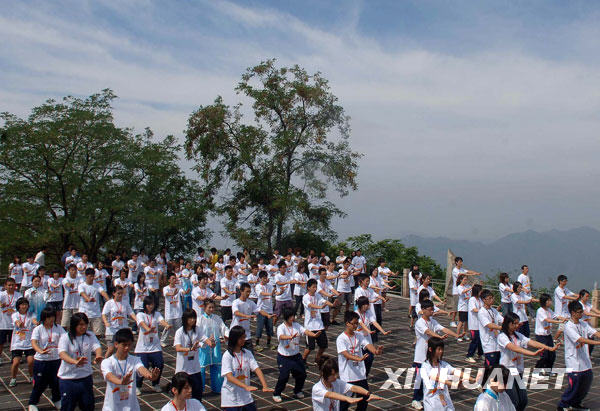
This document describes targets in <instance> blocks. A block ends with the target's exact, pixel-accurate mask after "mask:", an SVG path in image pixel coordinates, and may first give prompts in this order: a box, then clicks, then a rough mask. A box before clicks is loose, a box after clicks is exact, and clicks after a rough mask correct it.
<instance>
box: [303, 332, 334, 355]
mask: <svg viewBox="0 0 600 411" xmlns="http://www.w3.org/2000/svg"><path fill="white" fill-rule="evenodd" d="M313 332H316V331H313ZM315 343H316V345H318V346H319V348H322V349H326V348H327V347H328V346H329V344H328V342H327V333H326V332H325V330H322V331H321V334H319V336H318V337H316V338H315V337H309V336H308V335H307V336H306V347H307V348H308V349H309V350H311V351H312V350H314V349H315Z"/></svg>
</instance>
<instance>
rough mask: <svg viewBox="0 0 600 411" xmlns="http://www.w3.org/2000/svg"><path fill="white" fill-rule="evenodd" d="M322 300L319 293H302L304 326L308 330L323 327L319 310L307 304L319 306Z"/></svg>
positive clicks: (316, 329) (317, 329)
mask: <svg viewBox="0 0 600 411" xmlns="http://www.w3.org/2000/svg"><path fill="white" fill-rule="evenodd" d="M324 302H325V300H324V299H323V297H321V295H320V294H317V293H315V295H313V296H311V295H310V294H304V296H303V297H302V304H303V305H304V328H306V329H307V330H310V331H319V330H322V329H324V328H325V327H324V326H323V320H322V319H321V310H320V309H317V308H310V307H309V306H308V305H309V304H314V305H319V306H320V305H323V303H324Z"/></svg>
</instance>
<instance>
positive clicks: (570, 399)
mask: <svg viewBox="0 0 600 411" xmlns="http://www.w3.org/2000/svg"><path fill="white" fill-rule="evenodd" d="M567 377H568V379H569V380H568V384H569V385H568V386H567V389H566V390H565V392H564V393H563V395H562V396H561V397H560V402H559V403H558V406H559V407H562V408H567V407H578V408H579V407H581V402H582V401H583V399H584V398H585V396H586V395H587V393H588V391H589V390H590V387H591V386H592V380H593V378H594V375H593V374H592V370H587V371H581V372H572V373H569V374H567Z"/></svg>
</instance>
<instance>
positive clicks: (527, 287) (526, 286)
mask: <svg viewBox="0 0 600 411" xmlns="http://www.w3.org/2000/svg"><path fill="white" fill-rule="evenodd" d="M517 281H518V282H520V283H521V285H522V286H523V291H524V292H525V294H527V295H528V296H531V280H530V279H529V274H528V275H525V274H523V273H521V274H519V276H518V277H517Z"/></svg>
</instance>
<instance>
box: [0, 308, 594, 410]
mask: <svg viewBox="0 0 600 411" xmlns="http://www.w3.org/2000/svg"><path fill="white" fill-rule="evenodd" d="M388 308H389V309H390V311H389V312H386V313H384V327H385V328H386V329H391V330H392V334H390V335H388V336H386V337H384V338H383V340H382V344H383V345H384V347H385V348H384V353H383V354H382V355H381V356H378V357H376V359H375V363H374V364H373V369H372V370H371V375H370V378H369V384H370V387H371V390H372V391H373V392H375V393H376V394H378V395H380V396H381V397H383V398H384V400H381V401H374V402H372V403H371V405H370V406H369V409H373V410H378V409H381V410H408V409H411V408H410V402H411V397H412V390H410V389H406V390H394V389H393V387H392V388H390V389H386V390H382V389H381V386H382V385H383V383H384V382H385V381H386V380H387V374H386V372H385V371H384V367H390V368H392V369H394V370H395V369H396V368H398V367H410V366H411V365H412V359H413V346H412V342H413V339H414V333H413V332H412V331H409V330H408V319H407V317H406V311H407V301H406V300H405V299H402V298H393V299H392V301H390V303H388ZM439 321H440V322H441V323H442V324H443V325H448V320H447V318H446V317H442V318H441V319H439ZM341 332H342V326H341V325H340V326H332V327H331V328H330V329H329V331H328V335H329V342H330V344H329V348H328V350H327V353H328V354H331V355H335V338H336V337H337V335H339V333H341ZM467 346H468V343H464V342H463V343H458V342H457V341H456V340H452V339H451V340H450V341H449V342H448V343H447V345H446V352H445V355H444V359H445V360H446V361H448V362H449V363H451V364H452V365H454V366H455V367H466V366H470V365H471V364H468V363H466V362H465V361H464V358H465V353H466V350H467ZM557 354H558V355H557V362H556V365H555V366H556V367H562V366H564V350H562V349H559V350H558V352H557ZM174 355H175V351H174V348H173V347H167V349H166V350H165V362H166V366H165V370H164V373H163V376H162V379H161V385H163V386H165V385H166V384H167V383H168V380H169V379H170V378H171V376H172V375H173V373H174V372H175V369H174V365H175V356H174ZM256 357H257V360H258V362H259V364H260V365H261V368H262V369H263V371H264V373H265V376H266V379H267V382H268V384H269V386H270V387H271V388H274V386H275V382H276V381H277V375H278V371H277V364H276V351H270V350H265V351H263V352H262V353H257V354H256ZM592 358H593V365H594V373H595V375H596V378H595V379H594V383H593V386H592V389H591V391H590V393H589V394H588V396H587V398H586V400H585V401H584V404H586V405H587V406H588V407H590V408H591V409H596V410H598V409H600V349H596V351H595V352H594V353H593V356H592ZM8 360H9V357H8V355H7V353H6V352H5V353H4V354H3V355H2V362H3V364H2V365H1V366H0V407H1V409H3V410H21V409H23V408H25V407H26V405H27V400H28V398H29V394H30V392H31V385H30V384H28V383H27V382H26V378H25V377H26V370H25V368H26V367H25V366H24V365H22V366H21V368H20V371H19V376H18V385H17V386H16V387H15V388H10V389H9V388H8V381H9V379H10V377H9V375H10V366H9V365H8V364H7V362H8ZM309 360H310V361H309V362H312V361H313V360H314V353H313V354H311V357H309ZM534 364H535V360H533V359H530V358H527V359H526V364H525V367H533V365H534ZM475 365H478V364H475ZM318 379H319V376H318V370H317V368H316V367H315V366H314V365H311V366H310V367H309V369H308V378H307V381H306V385H305V389H304V393H305V394H306V398H305V399H303V400H302V401H300V400H294V399H292V398H291V390H292V387H291V386H290V385H289V384H288V387H287V389H286V391H285V392H284V396H283V398H284V401H283V402H282V403H281V404H278V406H279V407H281V408H279V409H282V410H308V409H311V400H310V392H311V388H312V385H313V384H314V383H315V382H317V381H318ZM292 381H293V380H292ZM253 382H254V384H256V383H257V380H256V379H255V378H253ZM400 382H401V384H402V385H404V376H403V377H401V378H400ZM94 383H95V385H94V391H95V396H96V409H97V410H100V409H102V401H103V397H104V390H105V384H104V382H103V381H102V378H101V374H100V372H99V370H98V369H97V367H96V370H95V372H94ZM565 385H566V381H564V382H563V386H562V388H561V389H554V381H552V384H551V389H547V390H530V391H529V394H528V395H529V406H528V407H527V409H528V410H549V409H556V404H557V402H558V398H559V397H560V394H561V393H562V391H563V390H564V387H565ZM207 390H208V392H205V397H204V401H203V402H204V405H205V406H206V408H207V409H209V410H215V409H219V404H220V397H219V396H218V395H216V394H212V393H211V392H210V388H207ZM47 395H49V392H48V391H47V392H46V396H44V397H43V398H42V402H41V403H40V405H39V408H40V409H41V410H52V409H54V408H53V407H52V406H51V405H50V401H49V398H48V396H47ZM477 395H478V393H477V392H475V391H470V390H466V389H458V390H453V391H452V393H451V396H452V401H453V402H454V405H455V407H456V409H457V410H468V409H473V404H474V402H475V399H476V397H477ZM254 398H255V400H256V403H257V407H258V409H259V410H270V409H273V408H274V407H276V404H275V403H274V402H273V401H272V397H271V395H270V394H264V393H262V392H260V391H258V392H256V393H255V394H254ZM139 400H140V406H141V408H142V410H156V409H160V408H161V407H162V406H163V405H164V404H166V403H167V402H168V400H169V396H168V393H154V392H152V391H151V390H150V386H149V385H147V383H146V382H145V383H144V387H143V388H142V396H141V397H139ZM275 409H277V408H275Z"/></svg>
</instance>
